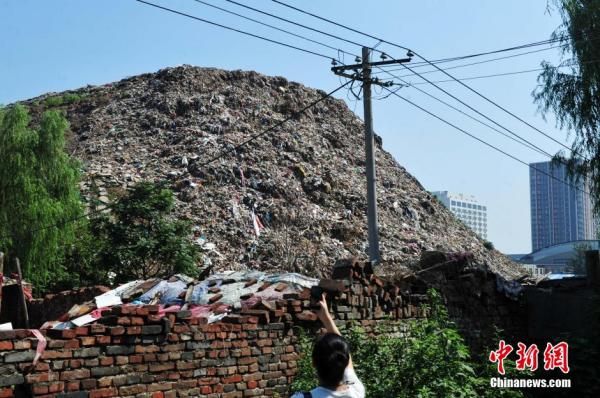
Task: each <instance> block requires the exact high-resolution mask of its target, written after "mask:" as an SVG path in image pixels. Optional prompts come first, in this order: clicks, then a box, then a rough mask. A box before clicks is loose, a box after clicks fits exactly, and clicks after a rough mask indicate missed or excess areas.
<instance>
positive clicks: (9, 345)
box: [0, 340, 13, 351]
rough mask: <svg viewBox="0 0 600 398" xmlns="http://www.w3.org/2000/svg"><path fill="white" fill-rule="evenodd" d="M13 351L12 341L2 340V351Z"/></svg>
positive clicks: (0, 347) (0, 345)
mask: <svg viewBox="0 0 600 398" xmlns="http://www.w3.org/2000/svg"><path fill="white" fill-rule="evenodd" d="M12 349H13V343H12V341H7V340H0V351H9V350H12Z"/></svg>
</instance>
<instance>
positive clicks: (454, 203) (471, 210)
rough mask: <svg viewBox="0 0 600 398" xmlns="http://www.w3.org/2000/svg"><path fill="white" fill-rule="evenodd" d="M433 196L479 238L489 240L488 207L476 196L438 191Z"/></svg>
mask: <svg viewBox="0 0 600 398" xmlns="http://www.w3.org/2000/svg"><path fill="white" fill-rule="evenodd" d="M432 194H433V195H434V196H435V197H436V198H438V200H439V201H440V202H442V203H443V204H444V205H445V206H446V207H447V208H448V209H450V211H451V212H452V213H454V215H455V216H456V217H457V218H458V219H459V220H461V221H462V222H464V223H465V224H467V225H468V226H469V228H471V229H472V230H473V231H475V233H476V234H477V235H479V237H481V238H483V239H487V207H485V206H483V205H481V204H480V203H479V202H477V200H476V199H475V197H474V196H472V195H463V194H462V193H451V192H448V191H437V192H432Z"/></svg>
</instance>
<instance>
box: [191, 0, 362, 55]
mask: <svg viewBox="0 0 600 398" xmlns="http://www.w3.org/2000/svg"><path fill="white" fill-rule="evenodd" d="M193 1H195V2H197V3H200V4H204V5H205V6H208V7H211V8H215V9H217V10H220V11H223V12H225V13H227V14H231V15H235V16H237V17H240V18H243V19H245V20H248V21H252V22H254V23H257V24H259V25H262V26H266V27H268V28H271V29H274V30H277V31H279V32H283V33H286V34H288V35H291V36H294V37H298V38H300V39H303V40H306V41H309V42H311V43H315V44H318V45H320V46H323V47H327V48H329V49H331V50H334V51H338V52H341V53H344V54H348V55H355V54H351V53H349V52H347V51H344V50H342V49H339V48H336V47H333V46H330V45H328V44H326V43H323V42H320V41H318V40H314V39H311V38H310V37H306V36H303V35H300V34H297V33H294V32H290V31H289V30H286V29H282V28H280V27H277V26H274V25H271V24H268V23H266V22H262V21H259V20H257V19H254V18H250V17H247V16H245V15H242V14H239V13H237V12H234V11H231V10H228V9H226V8H222V7H219V6H216V5H214V4H210V3H207V2H205V1H202V0H193Z"/></svg>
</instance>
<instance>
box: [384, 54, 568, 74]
mask: <svg viewBox="0 0 600 398" xmlns="http://www.w3.org/2000/svg"><path fill="white" fill-rule="evenodd" d="M555 48H558V47H548V48H541V49H538V50H532V51H526V52H522V53H518V54H512V55H506V56H504V57H496V58H491V59H486V60H484V61H478V62H469V63H467V64H460V65H455V66H449V67H447V68H444V69H445V70H450V69H458V68H466V67H467V66H473V65H480V64H486V63H489V62H494V61H500V60H503V59H509V58H515V57H521V56H523V55H529V54H535V53H539V52H542V51H548V50H552V49H555ZM431 62H433V63H441V62H435V61H431ZM447 62H452V61H447ZM423 66H429V64H428V63H427V62H422V63H421V67H423ZM413 67H416V66H415V64H413ZM401 70H404V69H403V68H395V69H388V71H390V72H396V71H401ZM377 73H382V72H377ZM428 73H439V71H437V70H428V71H425V72H421V74H422V75H426V74H428ZM400 76H401V77H409V76H413V75H412V74H406V75H400Z"/></svg>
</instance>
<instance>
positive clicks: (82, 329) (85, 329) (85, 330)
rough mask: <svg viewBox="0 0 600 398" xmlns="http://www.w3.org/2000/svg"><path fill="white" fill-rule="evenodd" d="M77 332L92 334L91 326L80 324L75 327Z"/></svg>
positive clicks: (85, 334) (79, 334) (80, 334)
mask: <svg viewBox="0 0 600 398" xmlns="http://www.w3.org/2000/svg"><path fill="white" fill-rule="evenodd" d="M75 334H76V335H77V336H87V335H88V334H90V328H89V327H87V326H80V327H77V328H75Z"/></svg>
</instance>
